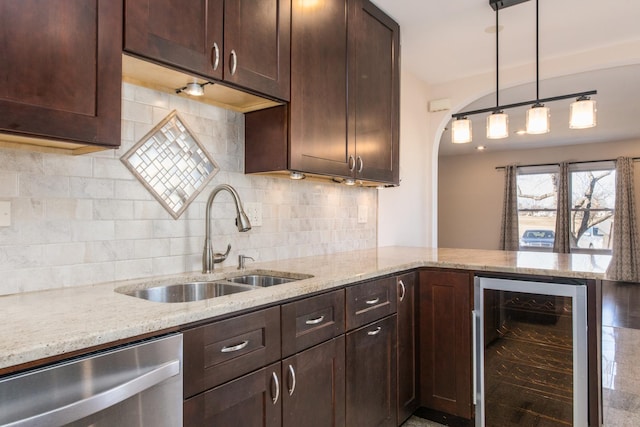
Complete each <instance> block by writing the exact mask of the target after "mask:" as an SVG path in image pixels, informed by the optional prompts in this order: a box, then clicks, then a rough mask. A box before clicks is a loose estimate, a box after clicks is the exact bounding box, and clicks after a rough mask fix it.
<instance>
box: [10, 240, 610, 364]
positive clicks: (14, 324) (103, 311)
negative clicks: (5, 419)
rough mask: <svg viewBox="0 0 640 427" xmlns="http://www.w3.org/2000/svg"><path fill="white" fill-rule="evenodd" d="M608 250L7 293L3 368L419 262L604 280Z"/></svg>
mask: <svg viewBox="0 0 640 427" xmlns="http://www.w3.org/2000/svg"><path fill="white" fill-rule="evenodd" d="M607 264H608V257H606V256H591V255H577V254H574V255H559V254H552V253H539V252H536V253H534V252H504V251H488V250H469V249H431V248H410V247H383V248H377V249H369V250H362V251H353V252H345V253H337V254H332V255H323V256H312V257H306V258H297V259H288V260H280V261H272V262H262V263H261V262H255V263H254V262H250V263H249V265H248V267H247V269H246V271H247V272H252V271H255V270H261V271H271V272H289V273H298V274H310V275H313V277H312V278H310V279H305V280H300V281H296V282H291V283H286V284H282V285H277V286H273V287H269V288H259V289H255V290H251V291H247V292H242V293H237V294H232V295H227V296H222V297H217V298H212V299H208V300H203V301H197V302H188V303H171V304H169V303H157V302H150V301H146V300H142V299H139V298H134V297H131V296H128V295H123V294H121V293H118V292H115V291H114V289H119V288H126V289H131V288H136V287H149V286H153V285H159V284H166V283H180V282H185V281H198V280H217V279H220V278H223V277H225V276H231V275H238V274H240V272H239V271H238V270H236V269H235V268H234V267H229V268H224V269H221V270H219V271H217V272H216V273H215V274H211V275H203V274H199V273H186V274H181V275H175V276H170V277H169V276H165V277H153V278H147V279H139V280H129V281H124V282H110V283H104V284H100V285H92V286H80V287H73V288H63V289H56V290H49V291H40V292H29V293H23V294H15V295H7V296H2V297H0V313H2V321H1V322H0V369H2V368H8V367H11V366H15V365H21V364H24V363H29V362H33V361H36V360H39V359H42V358H46V357H51V356H57V355H61V354H64V353H68V352H72V351H77V350H82V349H84V348H89V347H94V346H98V345H102V344H106V343H110V342H113V341H117V340H121V339H127V338H131V337H135V336H138V335H142V334H147V333H152V332H154V331H160V330H163V329H167V328H172V327H176V326H179V325H184V324H188V323H191V322H196V321H200V320H204V319H208V318H214V317H217V316H221V315H225V314H229V313H233V312H236V311H240V310H245V309H249V308H253V307H258V306H262V305H265V304H270V303H277V302H279V301H283V300H286V299H290V298H294V297H299V296H302V295H306V294H311V293H314V292H318V291H322V290H326V289H331V288H335V287H339V286H343V285H345V284H349V283H355V282H358V281H362V280H366V279H371V278H374V277H377V276H382V275H385V274H392V273H397V272H401V271H405V270H410V269H413V268H417V267H442V268H456V269H465V270H477V271H491V272H508V273H519V274H534V275H545V276H558V277H574V278H595V279H598V278H603V277H604V271H605V269H606V266H607Z"/></svg>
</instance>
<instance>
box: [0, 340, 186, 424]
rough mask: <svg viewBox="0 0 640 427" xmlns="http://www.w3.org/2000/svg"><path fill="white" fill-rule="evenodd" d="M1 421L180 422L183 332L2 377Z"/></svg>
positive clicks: (26, 422)
mask: <svg viewBox="0 0 640 427" xmlns="http://www.w3.org/2000/svg"><path fill="white" fill-rule="evenodd" d="M0 425H2V426H11V427H18V426H20V427H27V426H29V427H40V426H42V427H44V426H46V427H52V426H74V427H80V426H93V427H102V426H104V427H107V426H109V427H111V426H115V425H121V426H134V427H135V426H139V427H143V426H149V427H151V426H153V427H156V426H162V427H164V426H166V427H175V426H181V425H182V335H181V334H174V335H170V336H167V337H163V338H158V339H152V340H147V341H143V342H140V343H136V344H131V345H127V346H123V347H118V348H116V349H113V350H107V351H104V352H98V353H95V354H92V355H89V356H83V357H80V358H77V359H71V360H69V361H65V362H61V363H57V364H54V365H51V366H47V367H44V368H40V369H35V370H31V371H27V372H25V373H21V374H16V375H12V376H9V377H6V378H3V379H0Z"/></svg>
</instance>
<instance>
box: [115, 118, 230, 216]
mask: <svg viewBox="0 0 640 427" xmlns="http://www.w3.org/2000/svg"><path fill="white" fill-rule="evenodd" d="M121 160H122V162H123V163H124V164H125V165H126V166H127V168H129V170H130V171H131V172H132V173H133V174H134V175H135V177H136V178H137V179H138V180H140V182H141V183H142V184H143V185H144V186H145V187H146V188H147V190H149V192H150V193H151V194H152V195H153V196H154V197H155V198H156V199H157V200H158V201H159V202H160V203H161V204H162V206H164V208H165V209H166V210H167V211H168V212H169V213H170V214H171V216H173V218H174V219H177V218H178V217H180V215H181V214H182V212H184V210H185V209H186V208H187V207H188V206H189V204H190V203H191V202H192V201H193V199H195V198H196V196H197V195H198V194H199V193H200V191H201V190H202V189H203V188H204V186H205V185H206V184H207V183H208V182H209V181H210V180H211V178H213V177H214V176H215V174H216V173H218V171H219V170H220V168H219V167H218V165H217V164H216V162H215V161H214V160H213V158H211V156H210V155H209V153H207V151H206V150H205V149H204V147H203V146H202V144H200V142H199V141H198V139H197V138H196V137H195V135H194V134H193V132H191V131H190V130H189V128H188V127H187V125H186V123H185V122H184V121H183V120H182V119H181V117H180V116H179V115H178V113H177V111H175V110H174V111H172V112H171V113H170V114H169V115H168V116H167V117H165V118H164V119H163V120H162V121H161V122H160V123H158V125H157V126H156V127H155V128H153V129H152V130H151V131H150V132H149V133H147V134H146V135H145V136H144V137H143V138H142V139H141V140H140V141H138V143H137V144H136V145H134V146H133V147H132V148H131V149H130V150H129V151H127V153H125V155H124V156H122V158H121Z"/></svg>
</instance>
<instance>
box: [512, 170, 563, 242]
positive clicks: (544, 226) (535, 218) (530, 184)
mask: <svg viewBox="0 0 640 427" xmlns="http://www.w3.org/2000/svg"><path fill="white" fill-rule="evenodd" d="M557 180H558V167H557V166H551V167H548V166H547V167H520V168H518V228H519V230H518V231H519V232H520V249H537V250H549V251H551V249H552V248H553V241H554V238H555V236H554V234H555V228H556V206H557V203H558V201H557Z"/></svg>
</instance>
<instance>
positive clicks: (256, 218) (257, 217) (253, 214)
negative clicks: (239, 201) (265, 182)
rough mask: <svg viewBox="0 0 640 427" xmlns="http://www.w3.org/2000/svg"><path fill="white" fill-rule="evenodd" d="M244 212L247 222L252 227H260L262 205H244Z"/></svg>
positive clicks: (251, 203)
mask: <svg viewBox="0 0 640 427" xmlns="http://www.w3.org/2000/svg"><path fill="white" fill-rule="evenodd" d="M244 212H245V213H246V214H247V216H248V217H249V222H250V223H251V226H252V227H260V226H261V225H262V203H258V202H250V203H245V204H244Z"/></svg>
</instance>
